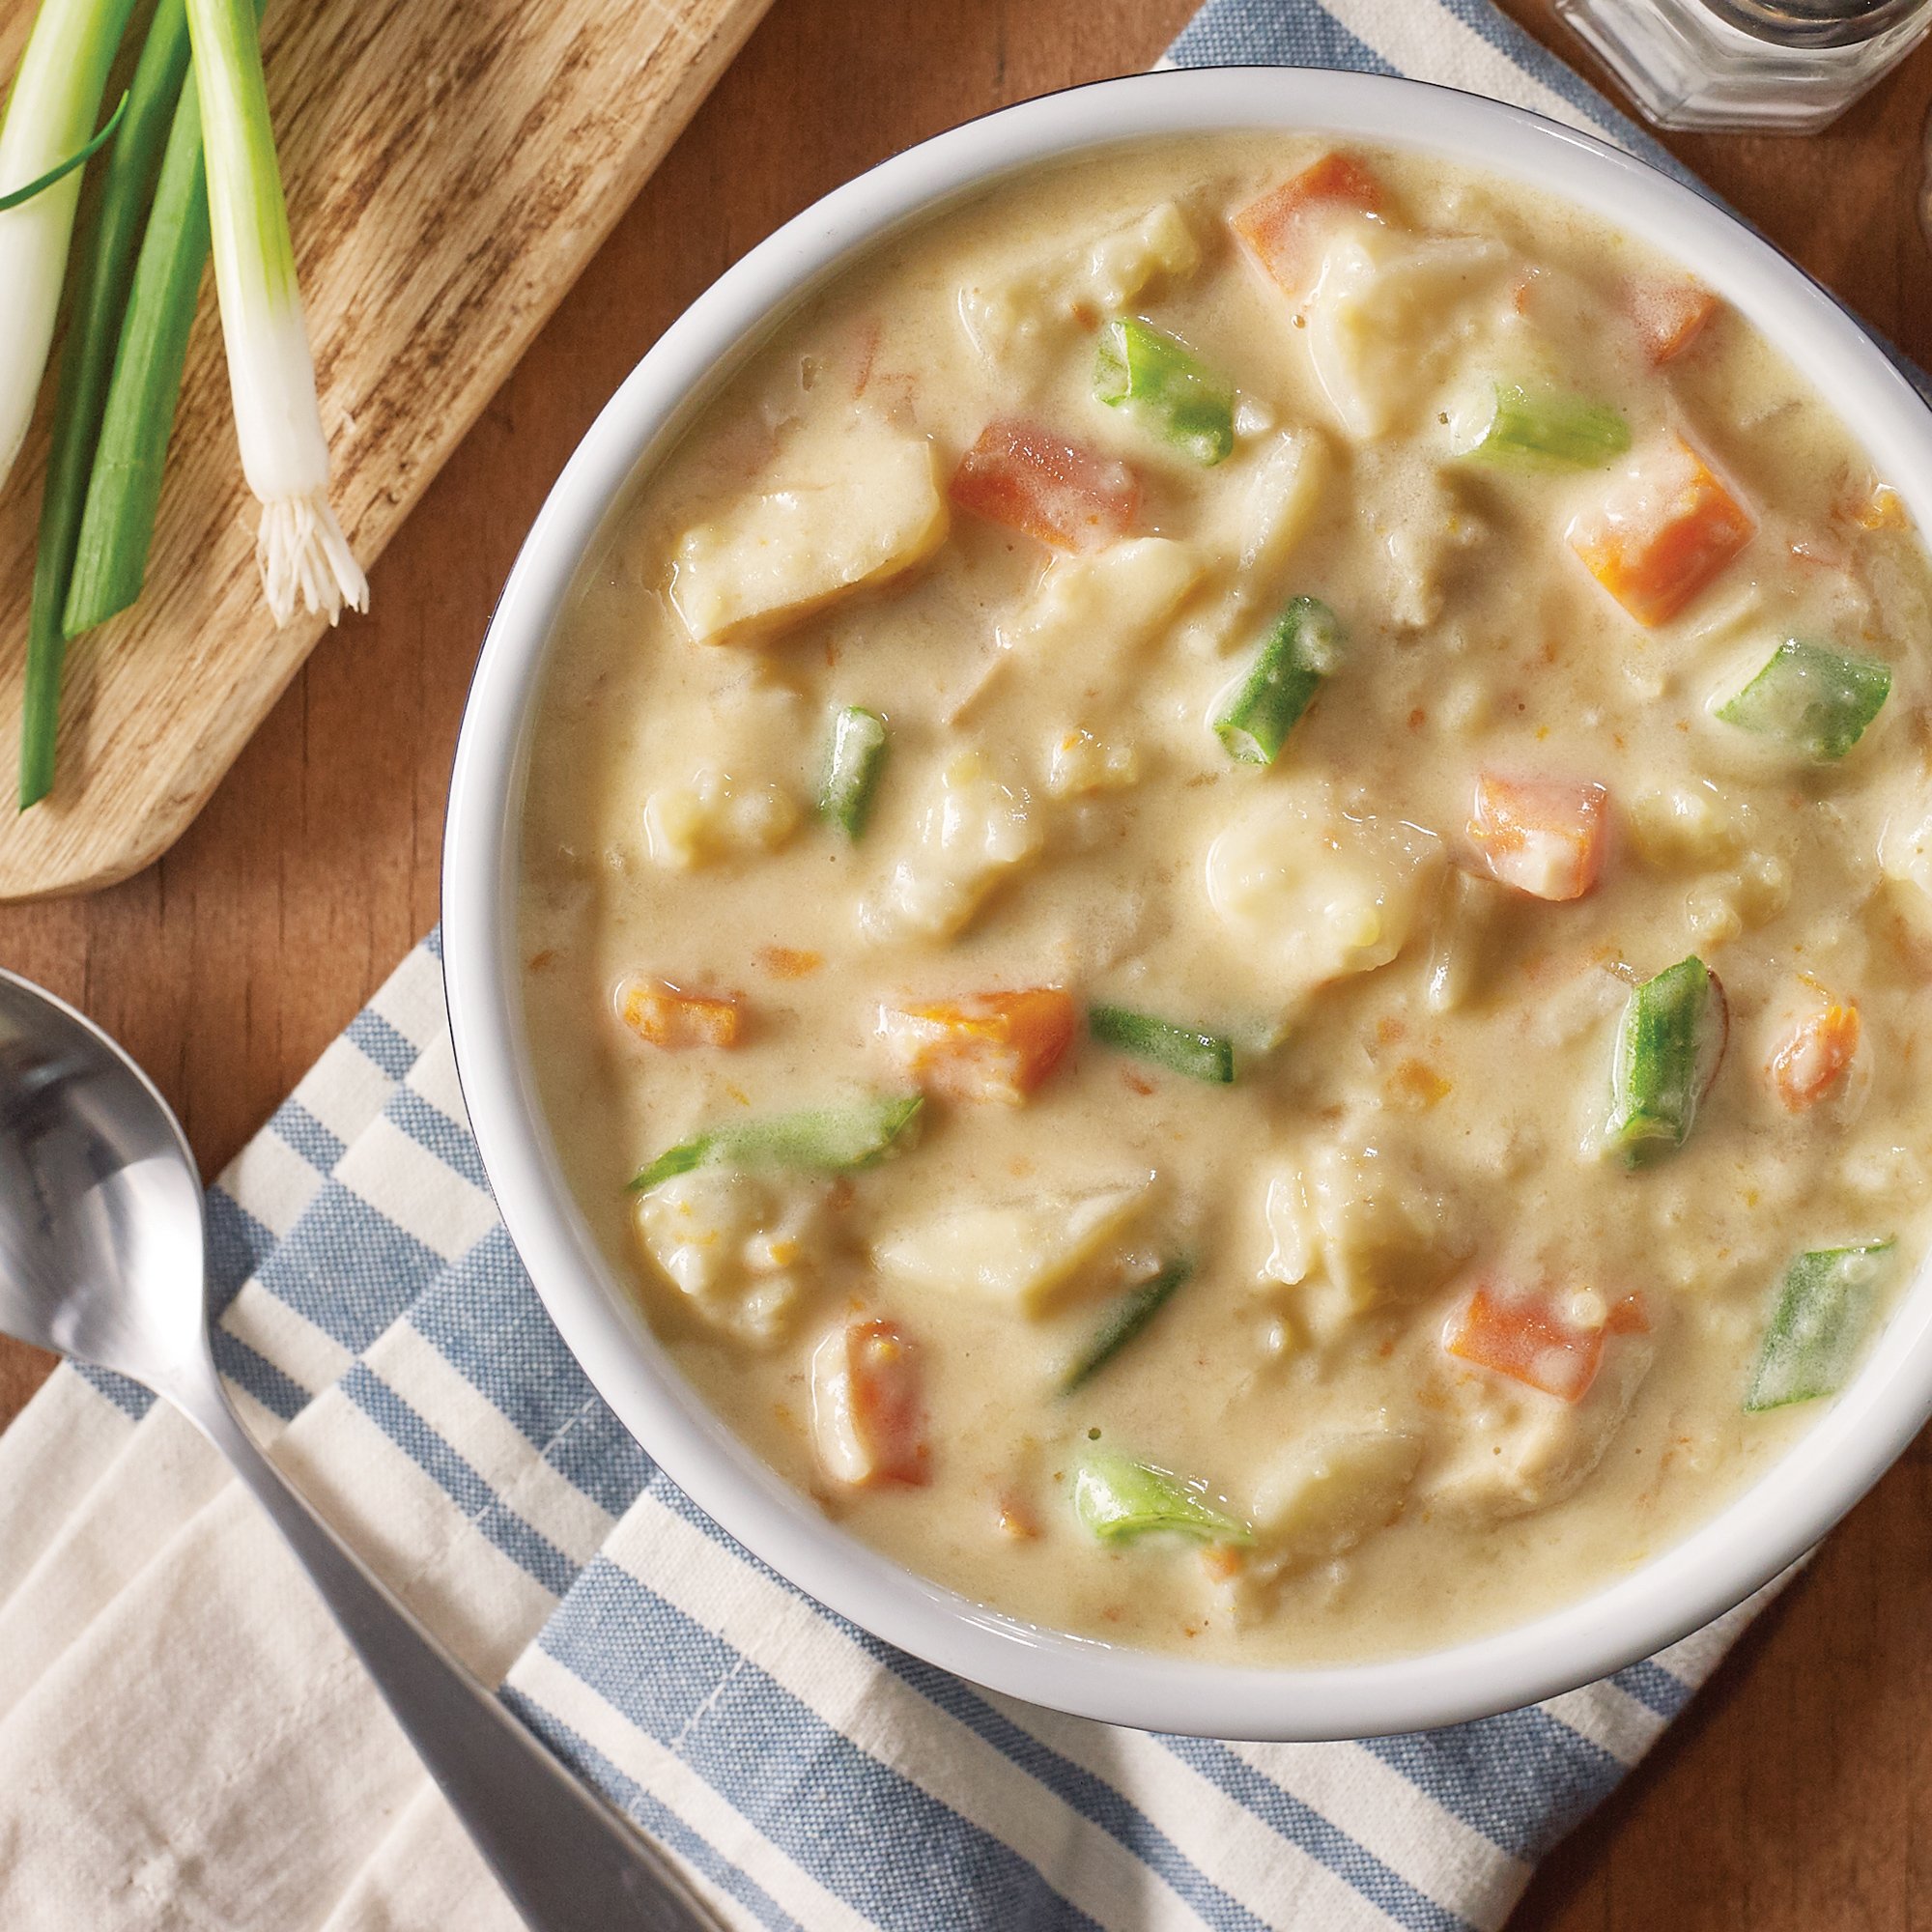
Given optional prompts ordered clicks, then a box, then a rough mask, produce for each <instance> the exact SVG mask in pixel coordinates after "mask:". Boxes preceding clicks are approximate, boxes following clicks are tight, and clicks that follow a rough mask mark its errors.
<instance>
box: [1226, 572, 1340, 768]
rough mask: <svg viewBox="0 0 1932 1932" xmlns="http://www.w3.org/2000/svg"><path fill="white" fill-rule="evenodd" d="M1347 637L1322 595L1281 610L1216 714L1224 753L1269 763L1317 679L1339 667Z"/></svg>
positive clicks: (1307, 702)
mask: <svg viewBox="0 0 1932 1932" xmlns="http://www.w3.org/2000/svg"><path fill="white" fill-rule="evenodd" d="M1347 641H1348V636H1347V633H1346V632H1344V630H1343V629H1342V620H1341V619H1340V618H1339V617H1337V616H1336V614H1335V613H1334V611H1331V610H1329V608H1328V607H1327V605H1325V604H1324V603H1322V601H1321V598H1319V597H1297V598H1296V599H1295V600H1294V601H1293V603H1292V604H1291V605H1290V606H1289V607H1288V609H1287V610H1286V611H1283V612H1282V613H1281V617H1280V620H1279V621H1278V622H1277V623H1276V625H1275V627H1274V629H1273V631H1272V632H1270V633H1269V635H1268V639H1267V641H1266V642H1265V643H1264V644H1263V646H1262V648H1261V652H1260V655H1259V656H1257V657H1256V659H1255V663H1254V668H1253V669H1252V670H1250V671H1249V672H1248V675H1247V677H1246V678H1245V680H1243V682H1242V685H1241V688H1240V690H1239V691H1237V692H1236V694H1235V696H1234V697H1233V699H1232V700H1231V701H1230V702H1229V704H1228V708H1227V709H1226V710H1225V711H1223V712H1222V713H1221V715H1220V716H1219V717H1218V718H1216V719H1215V720H1214V735H1215V736H1216V737H1217V738H1219V739H1220V741H1221V743H1222V744H1223V745H1225V746H1226V747H1227V748H1228V755H1229V756H1230V757H1233V758H1238V759H1239V760H1240V761H1241V763H1242V764H1244V765H1271V764H1273V763H1274V761H1275V759H1276V757H1277V756H1279V755H1280V753H1281V748H1282V745H1283V743H1284V742H1285V741H1286V739H1287V737H1288V734H1289V732H1290V731H1292V730H1293V728H1294V726H1295V725H1296V723H1297V722H1298V721H1299V720H1300V718H1301V714H1302V713H1303V712H1304V711H1306V710H1307V709H1308V707H1309V705H1310V703H1312V702H1313V700H1314V697H1315V694H1316V692H1317V691H1319V690H1320V689H1321V680H1322V679H1323V678H1324V677H1329V676H1332V675H1333V674H1334V672H1335V671H1336V670H1337V669H1339V668H1340V667H1341V663H1342V647H1343V645H1344V644H1346V643H1347Z"/></svg>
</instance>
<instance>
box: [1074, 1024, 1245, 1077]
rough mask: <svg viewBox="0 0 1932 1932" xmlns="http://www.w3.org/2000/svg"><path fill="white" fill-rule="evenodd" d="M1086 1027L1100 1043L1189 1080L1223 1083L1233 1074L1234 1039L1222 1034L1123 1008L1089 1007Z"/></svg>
mask: <svg viewBox="0 0 1932 1932" xmlns="http://www.w3.org/2000/svg"><path fill="white" fill-rule="evenodd" d="M1087 1030H1088V1032H1089V1033H1091V1034H1092V1035H1093V1036H1094V1038H1095V1039H1097V1040H1099V1041H1100V1042H1101V1044H1102V1045H1103V1046H1117V1047H1119V1048H1120V1050H1121V1051H1122V1053H1131V1054H1133V1055H1134V1056H1135V1057H1136V1058H1137V1059H1141V1060H1151V1061H1152V1062H1153V1063H1154V1064H1155V1065H1157V1066H1165V1067H1166V1068H1167V1069H1168V1070H1169V1071H1170V1072H1173V1073H1184V1074H1186V1075H1187V1076H1188V1078H1189V1079H1190V1080H1211V1081H1214V1082H1216V1083H1218V1084H1219V1085H1221V1086H1226V1085H1227V1084H1228V1083H1229V1082H1230V1081H1231V1080H1233V1079H1234V1077H1235V1042H1234V1041H1233V1040H1231V1039H1229V1038H1228V1037H1226V1036H1225V1035H1224V1034H1218V1033H1195V1032H1194V1031H1193V1030H1192V1029H1191V1028H1188V1027H1179V1026H1175V1025H1173V1024H1172V1023H1171V1022H1169V1021H1167V1020H1158V1019H1155V1018H1154V1017H1153V1016H1152V1015H1151V1013H1137V1012H1134V1011H1133V1010H1131V1009H1129V1008H1126V1007H1089V1008H1088V1009H1087Z"/></svg>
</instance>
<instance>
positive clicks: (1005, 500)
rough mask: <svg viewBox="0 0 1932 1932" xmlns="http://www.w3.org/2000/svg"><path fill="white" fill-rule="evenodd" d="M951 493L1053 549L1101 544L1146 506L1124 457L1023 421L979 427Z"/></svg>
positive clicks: (989, 517) (973, 509)
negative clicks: (1116, 458) (1066, 439)
mask: <svg viewBox="0 0 1932 1932" xmlns="http://www.w3.org/2000/svg"><path fill="white" fill-rule="evenodd" d="M950 494H951V496H952V500H953V501H954V502H955V503H957V504H958V505H959V507H960V508H961V509H962V510H967V511H970V512H971V513H972V514H973V515H974V516H976V517H984V518H985V519H986V520H987V522H988V523H994V524H1004V525H1005V526H1007V528H1009V529H1013V530H1019V531H1021V532H1022V533H1023V534H1024V535H1026V536H1030V537H1035V538H1037V539H1038V541H1039V542H1041V543H1043V544H1051V545H1052V546H1053V548H1054V549H1056V550H1076V551H1086V550H1101V549H1104V548H1105V546H1106V545H1108V544H1110V543H1113V542H1115V541H1116V540H1117V539H1118V538H1120V537H1123V536H1125V535H1126V533H1127V532H1128V531H1129V530H1130V529H1132V528H1133V526H1134V519H1135V518H1136V517H1137V516H1138V515H1139V514H1140V505H1141V485H1140V478H1139V477H1137V476H1136V475H1135V474H1134V472H1133V471H1132V470H1131V469H1128V467H1127V466H1126V465H1125V464H1124V463H1117V462H1115V461H1114V460H1113V459H1112V458H1111V457H1105V456H1098V455H1096V454H1095V453H1094V451H1093V450H1091V449H1083V448H1081V447H1080V445H1079V444H1078V443H1072V442H1064V441H1062V440H1061V439H1060V438H1058V437H1057V436H1055V435H1053V434H1052V432H1051V431H1049V430H1046V429H1043V428H1041V427H1040V425H1039V424H1038V423H1034V422H1023V421H1019V420H1009V421H1003V422H992V423H988V424H987V425H986V427H985V428H984V429H983V430H981V431H980V440H979V441H978V442H976V443H975V444H974V445H973V447H972V448H971V449H969V450H968V451H967V452H966V454H965V455H964V456H962V457H961V458H960V459H959V468H958V469H956V470H955V471H954V472H953V476H952V490H951V492H950Z"/></svg>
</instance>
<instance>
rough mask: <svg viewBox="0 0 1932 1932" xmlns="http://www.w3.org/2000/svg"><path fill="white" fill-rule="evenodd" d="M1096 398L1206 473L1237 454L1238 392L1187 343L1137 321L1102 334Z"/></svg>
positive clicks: (1123, 320) (1116, 323)
mask: <svg viewBox="0 0 1932 1932" xmlns="http://www.w3.org/2000/svg"><path fill="white" fill-rule="evenodd" d="M1094 395H1095V396H1096V397H1097V398H1098V399H1099V400H1100V401H1101V402H1103V403H1105V404H1107V405H1108V407H1109V408H1110V409H1117V410H1125V411H1126V412H1127V413H1128V414H1129V415H1131V416H1132V417H1134V419H1135V420H1136V421H1137V422H1139V423H1140V424H1141V425H1142V426H1143V427H1144V428H1146V429H1149V430H1151V432H1152V433H1153V434H1154V435H1155V436H1157V437H1159V438H1160V440H1162V441H1163V442H1169V443H1172V444H1173V445H1174V446H1175V448H1177V449H1179V451H1181V452H1182V454H1183V455H1185V456H1188V457H1190V458H1191V459H1192V460H1193V461H1194V462H1196V463H1198V464H1200V465H1201V466H1202V467H1203V468H1204V469H1212V468H1213V466H1214V465H1215V464H1217V463H1222V462H1225V461H1226V460H1227V458H1228V457H1229V456H1230V455H1232V454H1233V453H1234V448H1235V392H1234V389H1233V388H1232V387H1231V386H1230V385H1229V384H1228V383H1227V382H1226V381H1225V380H1224V379H1223V378H1222V377H1220V376H1219V375H1216V374H1215V373H1214V372H1213V371H1211V370H1210V369H1208V366H1207V364H1206V363H1204V362H1203V361H1202V360H1201V359H1200V358H1199V357H1198V356H1197V355H1195V354H1194V352H1193V351H1192V350H1191V349H1189V348H1188V346H1187V345H1186V344H1185V343H1184V342H1182V341H1180V340H1179V338H1177V337H1175V336H1172V335H1168V334H1166V333H1164V332H1163V331H1162V330H1160V329H1158V328H1155V327H1153V326H1152V324H1151V323H1146V322H1142V321H1141V320H1140V319H1139V318H1138V317H1136V316H1131V315H1123V316H1116V317H1115V318H1114V320H1113V321H1112V322H1110V323H1108V324H1107V325H1106V327H1103V328H1102V329H1101V331H1100V346H1099V349H1098V350H1097V352H1096V353H1095V355H1094Z"/></svg>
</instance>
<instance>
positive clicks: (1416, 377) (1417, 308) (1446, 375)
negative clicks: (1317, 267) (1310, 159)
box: [1299, 222, 1510, 441]
mask: <svg viewBox="0 0 1932 1932" xmlns="http://www.w3.org/2000/svg"><path fill="white" fill-rule="evenodd" d="M1509 264H1510V252H1509V250H1508V249H1507V248H1505V247H1504V246H1503V244H1502V243H1501V242H1500V241H1492V240H1491V239H1489V238H1488V237H1485V236H1479V235H1425V236H1415V235H1409V234H1406V233H1405V232H1403V231H1401V230H1398V229H1394V228H1389V227H1385V226H1382V225H1379V224H1377V223H1373V222H1351V223H1350V224H1349V225H1348V226H1347V227H1346V228H1343V229H1341V230H1339V231H1338V232H1337V233H1335V234H1334V235H1333V236H1332V237H1331V238H1330V240H1329V242H1328V245H1327V247H1326V249H1325V250H1324V251H1323V254H1322V259H1321V275H1320V277H1319V278H1318V279H1317V281H1316V284H1315V287H1314V288H1313V289H1312V290H1311V291H1310V292H1309V296H1308V298H1307V301H1306V303H1305V304H1304V306H1303V311H1302V312H1303V314H1304V315H1305V316H1306V317H1307V319H1308V327H1306V328H1305V329H1303V330H1301V331H1299V333H1300V334H1301V335H1302V336H1303V338H1304V339H1305V341H1306V342H1307V345H1308V358H1309V361H1310V362H1311V363H1312V364H1313V365H1314V369H1315V377H1316V381H1317V382H1319V383H1320V384H1321V392H1322V394H1323V395H1325V396H1326V397H1327V399H1328V403H1329V407H1330V408H1331V409H1333V410H1334V412H1335V414H1336V417H1337V419H1338V420H1339V421H1340V423H1341V425H1342V427H1343V428H1344V429H1345V430H1347V431H1348V433H1349V434H1350V436H1351V437H1354V438H1356V439H1357V440H1362V441H1369V440H1373V439H1375V438H1377V437H1381V436H1387V435H1389V434H1390V433H1391V432H1392V431H1395V430H1398V429H1402V428H1404V427H1405V426H1406V425H1407V424H1408V423H1410V422H1411V421H1413V419H1414V418H1415V417H1416V416H1417V415H1418V414H1419V413H1420V412H1422V411H1423V410H1424V409H1426V408H1427V407H1428V406H1429V404H1430V403H1431V402H1432V401H1433V400H1434V398H1435V394H1436V392H1437V391H1438V390H1439V389H1440V388H1441V386H1442V385H1443V384H1444V383H1445V381H1447V380H1448V379H1450V378H1451V377H1452V376H1453V375H1454V374H1455V373H1456V368H1457V364H1458V361H1459V359H1460V357H1461V355H1462V354H1463V352H1464V350H1465V349H1466V348H1467V347H1468V346H1469V344H1470V342H1471V341H1472V339H1473V336H1474V331H1475V329H1476V328H1477V327H1479V326H1480V323H1481V319H1482V318H1481V308H1482V305H1483V304H1484V303H1486V302H1488V301H1489V300H1490V299H1491V298H1492V297H1493V296H1494V294H1495V293H1496V291H1497V289H1498V287H1499V285H1500V283H1501V281H1502V278H1503V275H1504V273H1505V271H1506V270H1507V269H1508V267H1509Z"/></svg>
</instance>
